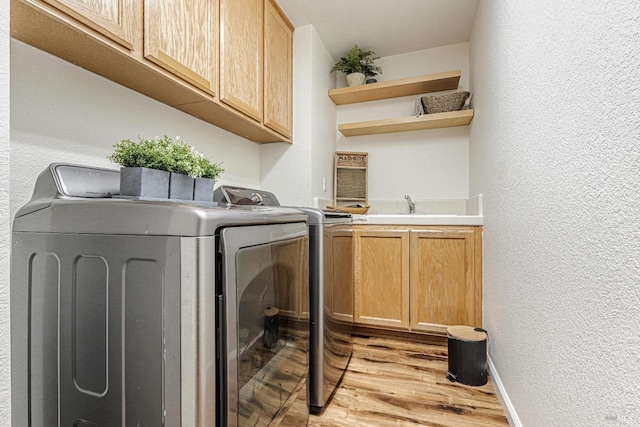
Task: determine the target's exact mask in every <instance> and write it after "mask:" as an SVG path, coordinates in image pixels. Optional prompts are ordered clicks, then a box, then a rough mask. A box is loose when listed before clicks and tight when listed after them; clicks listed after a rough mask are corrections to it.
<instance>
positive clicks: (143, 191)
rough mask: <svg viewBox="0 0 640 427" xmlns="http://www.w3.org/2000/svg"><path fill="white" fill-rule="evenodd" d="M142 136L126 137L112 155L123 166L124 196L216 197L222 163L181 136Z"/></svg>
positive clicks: (203, 198)
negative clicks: (186, 141)
mask: <svg viewBox="0 0 640 427" xmlns="http://www.w3.org/2000/svg"><path fill="white" fill-rule="evenodd" d="M139 139H140V140H139V141H138V142H134V141H131V140H130V139H123V140H122V141H120V142H119V143H117V144H116V145H114V151H113V153H112V154H111V155H109V156H108V158H109V160H111V161H113V162H115V163H118V164H119V165H121V166H122V168H121V169H120V195H121V196H130V197H142V198H172V199H183V200H202V201H212V200H213V184H214V181H215V180H216V179H217V178H218V177H219V176H220V173H222V172H223V171H224V169H222V168H221V167H220V164H219V163H211V162H210V161H209V160H208V159H207V158H206V157H204V156H203V155H202V154H201V153H199V152H197V151H196V150H195V149H194V148H193V147H191V146H190V145H189V144H187V143H185V142H183V141H180V138H179V137H178V138H176V139H175V140H173V139H171V138H169V137H168V136H166V135H165V136H164V137H162V138H159V137H155V138H154V139H142V138H139ZM195 178H201V179H199V180H197V181H196V179H195ZM203 185H204V186H205V188H204V190H203V189H202V188H200V187H201V186H203ZM194 196H195V197H194Z"/></svg>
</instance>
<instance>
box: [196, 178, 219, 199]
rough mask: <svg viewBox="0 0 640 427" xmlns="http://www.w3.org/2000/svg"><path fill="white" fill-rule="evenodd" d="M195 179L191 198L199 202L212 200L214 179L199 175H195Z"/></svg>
mask: <svg viewBox="0 0 640 427" xmlns="http://www.w3.org/2000/svg"><path fill="white" fill-rule="evenodd" d="M195 181H196V183H195V187H194V189H193V200H197V201H199V202H213V184H214V182H215V181H214V180H212V179H210V178H201V177H197V178H196V179H195Z"/></svg>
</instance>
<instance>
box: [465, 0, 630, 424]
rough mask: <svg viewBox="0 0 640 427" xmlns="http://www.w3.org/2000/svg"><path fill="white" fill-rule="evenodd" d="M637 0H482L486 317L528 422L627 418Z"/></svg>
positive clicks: (499, 364)
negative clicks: (535, 0) (510, 0)
mask: <svg viewBox="0 0 640 427" xmlns="http://www.w3.org/2000/svg"><path fill="white" fill-rule="evenodd" d="M639 46H640V3H638V2H636V1H621V2H601V1H586V2H585V1H579V0H569V1H564V2H557V1H551V0H545V1H540V2H507V1H501V2H484V1H483V2H480V3H479V6H478V11H477V15H476V19H475V23H474V29H473V34H472V38H471V49H470V52H471V60H470V65H471V70H472V74H471V86H472V89H473V90H474V100H473V107H474V109H475V118H474V120H473V122H472V123H471V144H470V145H471V150H470V159H471V162H470V164H471V166H470V178H471V179H470V182H471V193H478V192H481V193H483V194H484V224H485V225H484V325H485V327H486V328H487V329H488V331H489V336H490V356H491V358H492V360H493V362H494V364H495V366H496V370H497V373H498V375H499V378H500V380H501V381H502V383H503V385H504V387H505V389H506V391H507V395H508V397H509V399H510V401H511V403H512V404H513V407H514V408H515V411H516V414H517V417H519V419H520V421H521V422H522V425H525V426H609V425H611V426H615V425H620V426H622V425H625V426H626V425H628V426H631V425H640V358H639V353H640V261H639V260H640V258H639V254H640V231H639V230H640V214H639V212H640V112H639V111H640V110H639V109H638V101H640V73H639V71H638V70H639V69H640V49H639Z"/></svg>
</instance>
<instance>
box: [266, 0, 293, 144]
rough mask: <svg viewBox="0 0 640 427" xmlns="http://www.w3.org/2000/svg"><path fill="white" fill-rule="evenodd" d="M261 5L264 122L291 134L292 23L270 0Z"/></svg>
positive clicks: (288, 134) (285, 134)
mask: <svg viewBox="0 0 640 427" xmlns="http://www.w3.org/2000/svg"><path fill="white" fill-rule="evenodd" d="M264 7H265V17H264V124H265V126H267V127H269V128H271V129H273V130H275V131H276V132H278V133H280V134H282V135H284V136H286V137H288V138H291V136H292V135H291V132H292V127H293V126H292V121H293V114H292V106H293V26H292V25H291V23H290V22H289V21H288V20H286V19H285V18H284V13H282V11H281V10H280V8H279V7H278V6H277V4H275V3H274V2H273V1H271V0H265V2H264Z"/></svg>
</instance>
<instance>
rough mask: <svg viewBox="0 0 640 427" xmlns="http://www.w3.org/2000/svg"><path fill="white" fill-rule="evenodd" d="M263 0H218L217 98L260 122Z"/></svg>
mask: <svg viewBox="0 0 640 427" xmlns="http://www.w3.org/2000/svg"><path fill="white" fill-rule="evenodd" d="M262 27H263V3H262V0H220V46H221V47H220V100H221V101H222V102H224V103H226V104H228V105H230V106H231V107H233V108H235V109H237V110H239V111H241V112H243V113H244V114H246V115H248V116H249V117H252V118H253V119H255V120H257V121H260V122H262V104H263V98H262V93H263V92H262V89H263V88H262V86H263V82H262V79H263V74H262V71H263V65H262V58H263V43H262Z"/></svg>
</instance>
